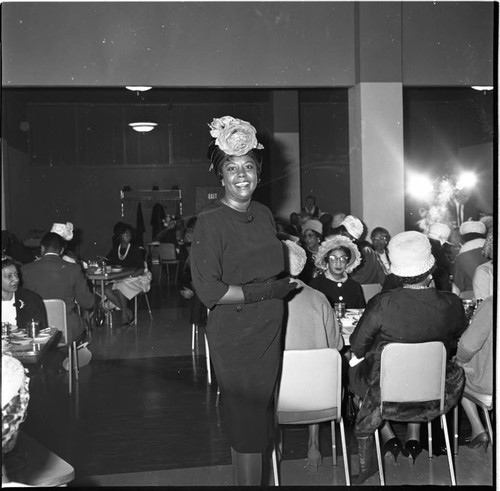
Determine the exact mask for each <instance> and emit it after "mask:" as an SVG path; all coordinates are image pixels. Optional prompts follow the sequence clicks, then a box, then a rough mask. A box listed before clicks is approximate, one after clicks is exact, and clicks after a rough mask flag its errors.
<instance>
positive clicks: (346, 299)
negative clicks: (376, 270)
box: [310, 235, 366, 309]
mask: <svg viewBox="0 0 500 491" xmlns="http://www.w3.org/2000/svg"><path fill="white" fill-rule="evenodd" d="M360 261H361V255H360V253H359V251H358V248H357V247H356V245H355V244H354V243H353V242H352V241H351V240H349V239H348V238H347V237H343V236H342V235H334V236H333V237H330V238H329V239H326V240H325V241H324V242H322V243H321V245H320V246H319V249H318V252H317V254H316V267H317V268H318V269H319V270H320V271H322V274H319V275H318V276H316V278H314V279H313V280H312V281H311V283H310V286H311V287H312V288H314V289H316V290H318V291H320V292H322V293H324V294H325V295H326V298H328V301H329V302H330V304H331V306H332V307H333V306H334V305H335V304H336V303H337V302H341V303H345V306H346V308H348V309H362V308H364V307H365V306H366V302H365V297H364V294H363V289H362V288H361V285H360V284H359V283H358V282H357V281H355V280H353V279H352V278H350V277H349V273H350V272H351V271H352V270H353V269H355V268H356V267H357V266H358V265H359V263H360Z"/></svg>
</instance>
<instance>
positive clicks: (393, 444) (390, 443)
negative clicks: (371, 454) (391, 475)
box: [382, 436, 403, 462]
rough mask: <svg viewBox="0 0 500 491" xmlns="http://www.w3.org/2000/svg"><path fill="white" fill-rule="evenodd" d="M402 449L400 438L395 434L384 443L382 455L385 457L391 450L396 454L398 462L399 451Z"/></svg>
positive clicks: (395, 460) (395, 458)
mask: <svg viewBox="0 0 500 491" xmlns="http://www.w3.org/2000/svg"><path fill="white" fill-rule="evenodd" d="M402 450H403V448H402V446H401V442H400V441H399V438H398V437H397V436H393V437H392V438H389V440H387V441H386V442H385V443H384V444H383V445H382V457H384V456H385V454H386V453H387V452H391V453H392V455H394V462H397V459H398V455H399V452H401V451H402Z"/></svg>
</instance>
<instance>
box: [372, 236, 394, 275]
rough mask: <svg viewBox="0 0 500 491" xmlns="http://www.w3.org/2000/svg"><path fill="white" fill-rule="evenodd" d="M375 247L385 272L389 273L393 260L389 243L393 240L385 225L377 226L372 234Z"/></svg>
mask: <svg viewBox="0 0 500 491" xmlns="http://www.w3.org/2000/svg"><path fill="white" fill-rule="evenodd" d="M371 239H372V244H373V248H374V249H375V252H376V253H377V259H378V261H379V263H380V265H381V266H382V268H383V270H384V273H385V274H386V275H388V274H389V273H390V272H391V261H390V259H389V253H388V252H387V244H389V241H390V240H391V236H390V234H389V231H388V230H387V229H386V228H384V227H375V228H374V229H373V231H372V235H371Z"/></svg>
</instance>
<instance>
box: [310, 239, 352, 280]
mask: <svg viewBox="0 0 500 491" xmlns="http://www.w3.org/2000/svg"><path fill="white" fill-rule="evenodd" d="M339 247H346V248H347V249H349V250H350V251H351V259H350V260H349V263H348V264H347V266H346V268H345V271H346V273H350V272H351V271H353V270H354V269H356V268H357V267H358V266H359V265H360V264H361V254H360V253H359V250H358V248H357V247H356V244H355V243H354V242H353V241H352V240H351V239H349V238H347V237H344V236H343V235H333V236H331V237H329V238H328V239H326V240H324V241H323V242H322V243H321V244H320V246H319V248H318V252H317V253H316V258H315V260H314V263H315V264H316V266H317V267H318V268H320V269H323V270H327V269H328V260H325V259H326V256H327V255H328V254H329V253H330V251H333V250H334V249H338V248H339Z"/></svg>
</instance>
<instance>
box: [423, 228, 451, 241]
mask: <svg viewBox="0 0 500 491" xmlns="http://www.w3.org/2000/svg"><path fill="white" fill-rule="evenodd" d="M450 234H451V229H450V227H448V225H445V224H444V223H433V224H432V225H431V226H430V227H429V231H428V232H427V237H429V239H435V240H439V242H440V243H441V245H443V244H444V243H445V242H447V243H448V244H449V242H448V237H449V236H450Z"/></svg>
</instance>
